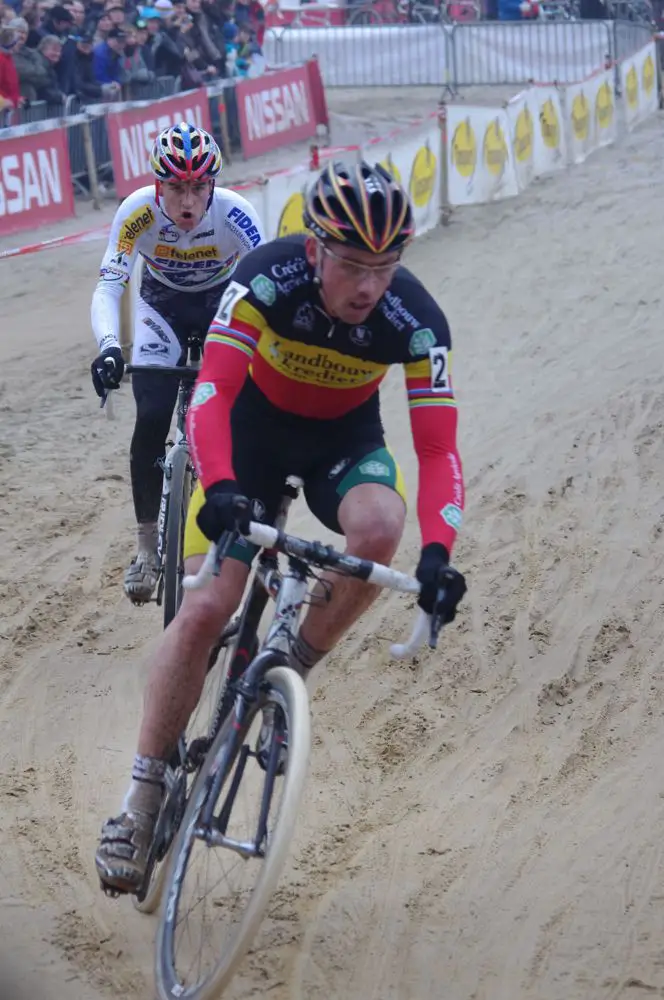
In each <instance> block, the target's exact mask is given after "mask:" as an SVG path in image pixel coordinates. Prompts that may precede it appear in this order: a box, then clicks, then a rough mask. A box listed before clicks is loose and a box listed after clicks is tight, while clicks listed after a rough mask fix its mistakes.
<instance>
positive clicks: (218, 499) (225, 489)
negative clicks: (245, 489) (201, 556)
mask: <svg viewBox="0 0 664 1000" xmlns="http://www.w3.org/2000/svg"><path fill="white" fill-rule="evenodd" d="M196 521H197V522H198V527H199V528H200V529H201V531H202V532H203V534H204V535H205V537H206V538H209V539H210V541H211V542H218V541H219V539H220V538H221V536H222V535H223V533H224V532H225V531H235V529H236V528H238V529H239V530H240V531H241V532H242V533H243V534H246V533H247V532H248V531H249V522H250V521H251V505H250V503H249V500H247V498H246V497H243V496H242V494H241V493H240V492H239V491H238V485H237V483H236V482H235V480H233V479H222V480H221V481H220V482H218V483H213V484H212V486H210V487H208V489H207V490H206V491H205V503H204V504H203V506H202V507H201V509H200V510H199V512H198V517H197V518H196Z"/></svg>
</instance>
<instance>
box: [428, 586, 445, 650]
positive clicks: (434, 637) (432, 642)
mask: <svg viewBox="0 0 664 1000" xmlns="http://www.w3.org/2000/svg"><path fill="white" fill-rule="evenodd" d="M446 596H447V592H446V590H445V588H444V587H439V588H438V593H437V594H436V603H435V604H434V610H433V614H432V615H431V618H430V619H429V649H435V648H436V646H437V645H438V635H439V633H440V630H441V629H442V627H443V625H444V624H445V622H444V620H443V616H442V615H441V614H440V613H439V612H438V608H439V607H440V605H441V603H442V602H443V601H444V600H445V597H446Z"/></svg>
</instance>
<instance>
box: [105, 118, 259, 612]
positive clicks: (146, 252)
mask: <svg viewBox="0 0 664 1000" xmlns="http://www.w3.org/2000/svg"><path fill="white" fill-rule="evenodd" d="M150 166H151V168H152V172H153V174H154V176H155V184H154V186H152V185H150V186H148V187H143V188H140V189H139V190H138V191H134V193H133V194H131V195H130V196H129V197H128V198H126V199H125V201H123V203H122V205H121V206H120V207H119V209H118V211H117V212H116V215H115V218H114V220H113V225H112V226H111V233H110V237H109V242H108V247H107V249H106V253H105V254H104V258H103V260H102V263H101V270H100V273H99V281H98V283H97V287H96V288H95V292H94V295H93V299H92V310H91V314H92V329H93V331H94V335H95V337H96V340H97V344H98V345H99V351H100V354H99V356H98V357H97V358H96V359H95V360H94V362H93V363H92V381H93V384H94V387H95V390H96V391H97V393H98V395H99V396H101V397H102V398H103V397H104V395H105V394H106V392H107V391H108V390H109V389H117V388H118V387H119V385H120V382H121V380H122V376H123V373H124V360H123V357H122V351H121V349H120V344H119V333H120V299H121V296H122V293H123V291H124V289H125V288H126V286H127V282H128V281H129V278H130V275H131V273H132V271H133V268H134V266H135V264H136V261H137V260H138V258H139V256H142V257H143V258H144V261H145V265H146V267H145V270H144V272H143V279H142V282H141V288H140V292H139V295H138V302H137V306H136V315H135V318H134V343H133V350H132V364H133V365H166V366H169V365H170V366H172V365H178V364H181V363H183V360H184V347H185V345H186V343H187V338H188V337H189V336H191V335H192V334H196V333H197V332H198V333H200V337H201V340H202V339H203V338H204V337H205V334H206V333H207V330H208V327H209V326H210V323H211V321H212V318H213V316H214V314H215V312H216V310H217V307H218V306H219V301H220V298H221V294H222V292H223V290H224V288H225V287H226V285H227V283H228V281H229V279H230V277H231V275H232V274H233V272H234V271H235V268H236V267H237V264H238V262H239V261H240V260H241V258H242V257H244V256H245V254H247V253H248V252H249V251H250V250H253V249H254V248H255V247H257V246H258V245H259V244H260V243H262V242H263V239H264V236H263V227H262V224H261V221H260V219H259V218H258V216H257V215H256V212H255V211H254V209H253V207H252V206H251V205H250V204H249V202H248V201H247V200H246V199H245V198H242V197H241V195H239V194H236V193H235V192H234V191H230V190H228V189H226V188H222V187H215V181H216V178H217V177H218V176H219V174H220V172H221V169H222V160H221V152H220V150H219V147H218V145H217V143H216V142H215V140H214V138H213V137H212V136H211V135H209V134H208V133H207V132H205V131H204V130H203V129H201V128H197V127H196V126H195V125H188V124H186V123H184V122H183V123H182V124H180V125H174V126H171V127H168V128H165V129H164V130H163V131H162V132H161V133H160V134H159V135H158V136H157V138H156V140H155V142H154V146H153V149H152V154H151V156H150ZM132 388H133V392H134V398H135V400H136V425H135V427H134V434H133V437H132V441H131V449H130V471H131V484H132V493H133V500H134V510H135V514H136V521H137V524H138V550H137V554H136V556H135V557H134V558H133V559H132V562H131V565H130V566H129V568H128V569H127V572H126V575H125V581H124V588H125V593H126V594H127V596H128V597H129V598H130V600H132V601H133V602H134V603H136V604H142V603H144V602H146V601H149V600H150V598H151V597H152V593H153V591H154V588H155V586H156V583H157V579H158V572H159V566H158V560H157V519H158V514H159V502H160V497H161V488H162V472H161V468H160V465H159V462H160V459H161V458H163V455H164V450H165V443H166V436H167V434H168V430H169V427H170V424H171V419H172V416H173V410H174V407H175V401H176V397H177V389H178V386H177V382H176V381H174V380H173V379H167V378H162V377H160V376H159V375H158V374H157V375H155V373H154V372H145V373H140V374H139V373H137V374H134V376H133V378H132Z"/></svg>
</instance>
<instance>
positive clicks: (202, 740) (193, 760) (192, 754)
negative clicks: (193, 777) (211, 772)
mask: <svg viewBox="0 0 664 1000" xmlns="http://www.w3.org/2000/svg"><path fill="white" fill-rule="evenodd" d="M211 745H212V741H211V740H209V739H208V738H207V737H206V736H199V737H198V738H197V739H195V740H192V741H191V743H190V744H189V746H188V747H187V759H186V760H185V764H184V767H185V771H188V772H189V773H190V774H191V773H192V771H195V770H196V768H197V767H199V765H200V764H202V763H203V760H204V758H205V755H206V753H207V752H208V750H209V749H210V746H211Z"/></svg>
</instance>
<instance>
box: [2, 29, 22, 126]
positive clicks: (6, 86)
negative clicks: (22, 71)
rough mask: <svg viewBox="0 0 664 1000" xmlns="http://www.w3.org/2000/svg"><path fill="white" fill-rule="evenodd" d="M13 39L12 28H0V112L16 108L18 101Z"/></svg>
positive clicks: (14, 39) (18, 93) (18, 92)
mask: <svg viewBox="0 0 664 1000" xmlns="http://www.w3.org/2000/svg"><path fill="white" fill-rule="evenodd" d="M15 41H16V35H15V33H14V29H13V28H0V112H3V111H11V110H12V109H14V108H17V107H18V106H19V102H20V97H21V95H20V91H19V84H18V73H17V72H16V66H15V65H14V58H13V56H12V49H13V48H14V44H15Z"/></svg>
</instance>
